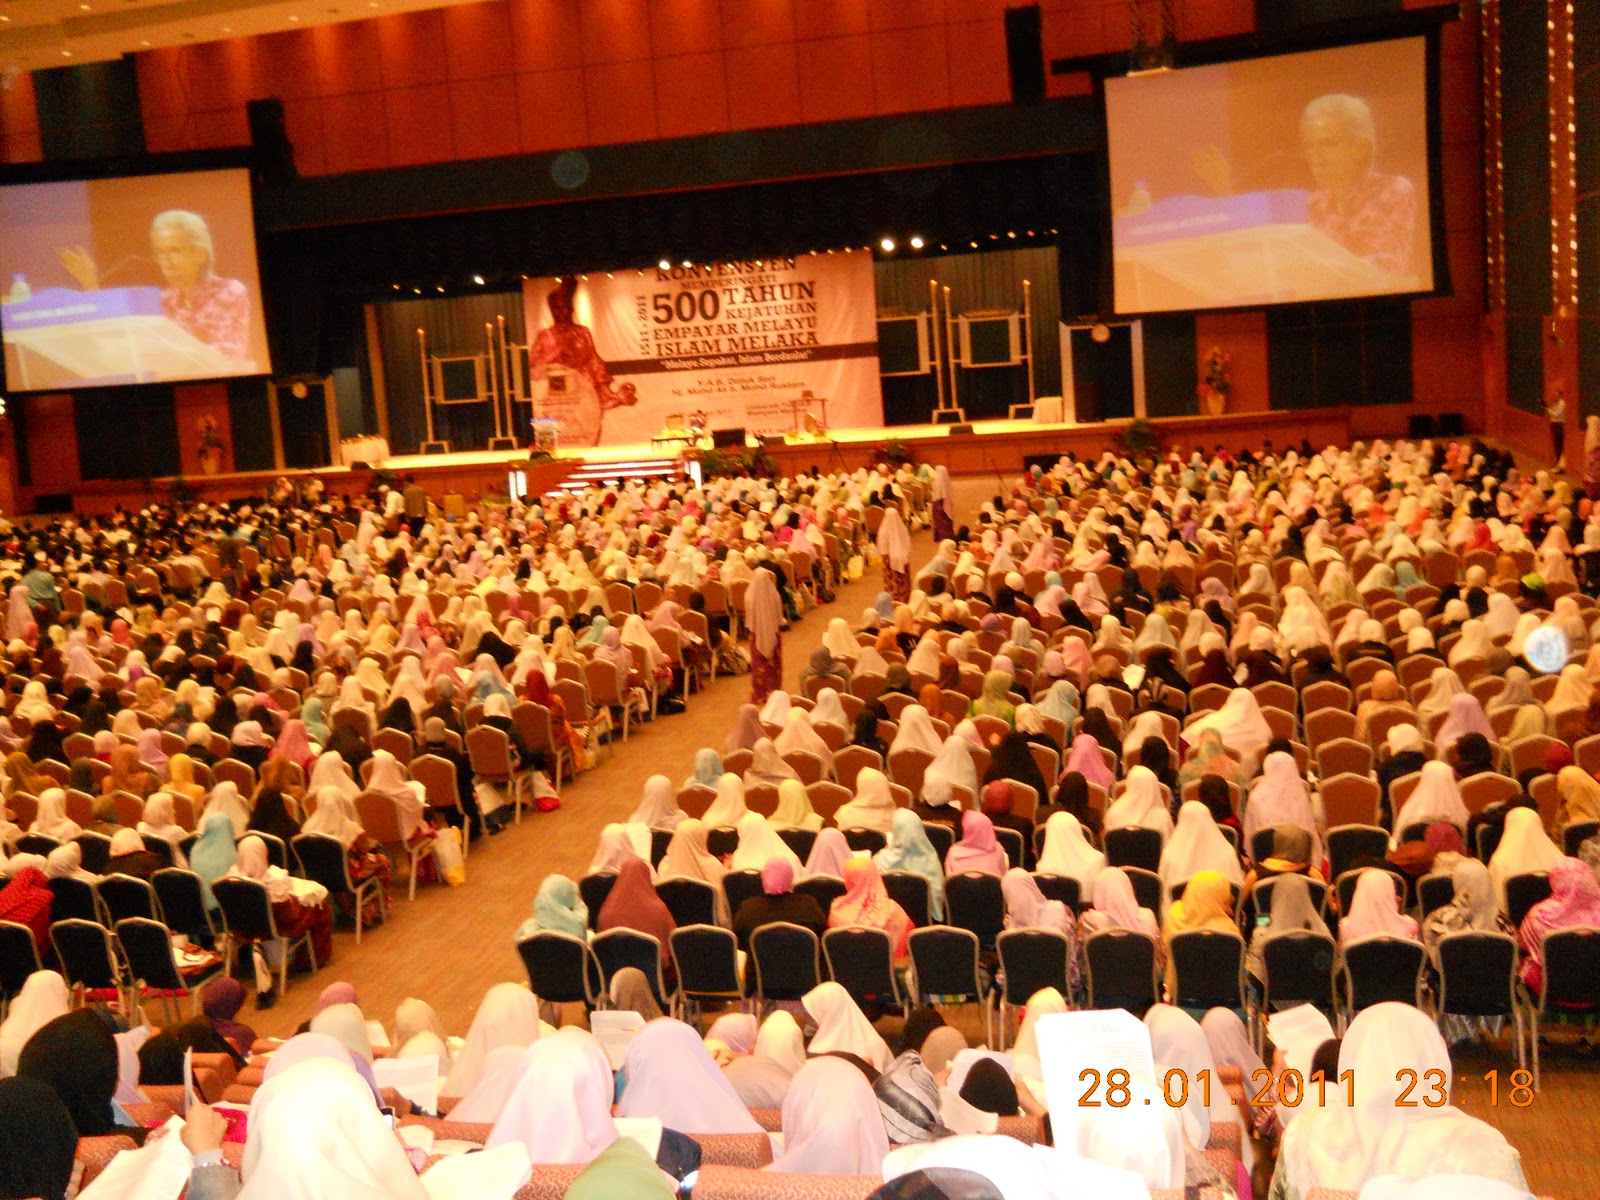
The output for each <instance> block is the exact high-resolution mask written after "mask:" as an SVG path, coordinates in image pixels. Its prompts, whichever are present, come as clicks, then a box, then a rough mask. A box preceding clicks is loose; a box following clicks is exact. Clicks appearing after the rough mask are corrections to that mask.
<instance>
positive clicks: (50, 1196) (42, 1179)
mask: <svg viewBox="0 0 1600 1200" xmlns="http://www.w3.org/2000/svg"><path fill="white" fill-rule="evenodd" d="M77 1150H78V1131H77V1130H76V1129H75V1128H74V1127H73V1124H72V1114H71V1113H69V1112H68V1111H67V1109H66V1106H65V1105H64V1104H62V1103H61V1098H60V1097H59V1096H57V1095H56V1094H55V1092H54V1091H53V1090H52V1089H51V1088H50V1086H49V1085H48V1084H45V1083H41V1082H40V1081H39V1080H37V1079H0V1197H3V1198H4V1200H22V1198H23V1197H30V1198H34V1200H64V1197H65V1196H66V1194H67V1186H68V1185H69V1184H70V1183H71V1182H72V1170H73V1157H74V1155H76V1153H77Z"/></svg>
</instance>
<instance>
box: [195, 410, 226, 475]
mask: <svg viewBox="0 0 1600 1200" xmlns="http://www.w3.org/2000/svg"><path fill="white" fill-rule="evenodd" d="M194 431H195V434H196V436H197V437H198V438H199V444H198V447H197V448H198V450H199V452H200V469H201V470H203V471H204V472H205V473H206V474H207V475H215V474H216V473H217V472H218V471H219V470H221V469H222V454H223V451H224V450H226V449H227V443H226V442H224V441H223V440H222V430H221V429H220V428H219V427H218V426H217V419H216V418H215V417H213V416H211V415H209V414H208V415H206V416H203V417H201V418H200V419H199V420H198V421H196V422H195V423H194Z"/></svg>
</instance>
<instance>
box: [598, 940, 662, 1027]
mask: <svg viewBox="0 0 1600 1200" xmlns="http://www.w3.org/2000/svg"><path fill="white" fill-rule="evenodd" d="M589 949H590V950H591V951H593V952H594V959H595V962H596V963H598V964H599V966H600V982H601V987H602V989H606V990H608V991H609V989H610V987H611V978H612V976H614V975H615V974H616V973H617V972H618V971H620V970H622V969H623V968H624V967H635V968H637V969H638V970H639V971H640V972H642V973H643V975H644V977H645V978H646V979H647V980H649V981H650V994H651V995H653V996H654V997H655V1000H656V1003H657V1004H659V1005H660V1006H661V1008H662V1011H666V1010H667V1009H668V1008H670V1007H671V1006H672V1001H671V1000H670V999H669V994H668V992H667V984H666V980H665V978H664V977H663V975H662V972H661V940H660V939H659V938H657V937H656V936H655V935H653V934H649V933H641V932H640V931H639V930H637V929H607V930H605V931H604V932H602V933H597V934H595V935H594V938H593V940H592V941H590V943H589Z"/></svg>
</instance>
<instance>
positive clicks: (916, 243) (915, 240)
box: [911, 234, 922, 250]
mask: <svg viewBox="0 0 1600 1200" xmlns="http://www.w3.org/2000/svg"><path fill="white" fill-rule="evenodd" d="M911 248H912V249H913V250H921V249H922V235H921V234H913V235H912V238H911Z"/></svg>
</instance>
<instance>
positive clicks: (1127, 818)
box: [1046, 766, 1220, 841]
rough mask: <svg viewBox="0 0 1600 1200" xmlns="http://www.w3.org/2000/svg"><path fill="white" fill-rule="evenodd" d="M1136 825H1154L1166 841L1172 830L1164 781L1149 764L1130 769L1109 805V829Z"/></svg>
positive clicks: (1107, 814) (1151, 827) (1107, 819)
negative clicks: (1163, 785)
mask: <svg viewBox="0 0 1600 1200" xmlns="http://www.w3.org/2000/svg"><path fill="white" fill-rule="evenodd" d="M1134 826H1137V827H1138V828H1141V829H1154V830H1155V831H1156V832H1157V833H1159V834H1160V835H1161V839H1162V841H1165V840H1166V839H1167V838H1168V837H1169V836H1170V835H1171V833H1172V812H1171V810H1170V809H1168V807H1167V797H1166V795H1165V794H1164V793H1163V792H1162V790H1161V781H1160V780H1159V779H1157V778H1156V774H1155V772H1154V771H1152V770H1151V769H1150V768H1149V767H1144V766H1139V767H1135V768H1133V770H1131V771H1129V772H1128V776H1127V778H1126V779H1124V780H1123V783H1122V794H1121V795H1120V796H1118V797H1117V798H1116V799H1115V800H1113V801H1112V802H1111V807H1110V808H1108V809H1106V816H1105V829H1106V831H1107V832H1110V831H1111V830H1113V829H1127V828H1130V827H1134ZM1046 828H1048V823H1047V825H1046ZM1218 836H1220V835H1218Z"/></svg>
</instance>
